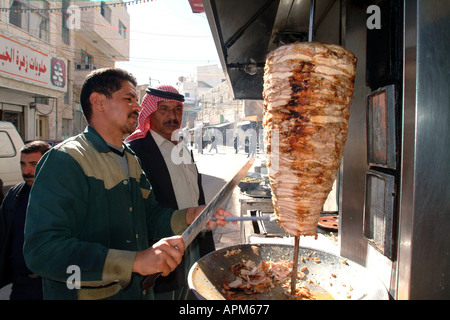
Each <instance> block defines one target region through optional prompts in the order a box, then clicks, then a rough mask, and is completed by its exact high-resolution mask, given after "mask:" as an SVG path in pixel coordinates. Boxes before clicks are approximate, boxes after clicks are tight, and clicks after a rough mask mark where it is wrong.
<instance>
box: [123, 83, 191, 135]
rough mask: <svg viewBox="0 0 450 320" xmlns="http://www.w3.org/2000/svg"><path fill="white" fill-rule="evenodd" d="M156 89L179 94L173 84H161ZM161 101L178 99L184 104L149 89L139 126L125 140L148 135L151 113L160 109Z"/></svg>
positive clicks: (143, 100)
mask: <svg viewBox="0 0 450 320" xmlns="http://www.w3.org/2000/svg"><path fill="white" fill-rule="evenodd" d="M156 89H158V90H161V91H167V92H172V93H176V94H179V92H178V90H177V89H175V88H174V87H172V86H171V85H161V86H159V87H157V88H156ZM159 101H176V102H179V103H181V105H183V103H182V102H181V101H180V100H175V99H167V98H161V97H157V96H155V95H152V94H150V93H149V92H148V91H147V93H146V94H145V96H144V98H143V99H142V104H141V113H140V114H139V118H138V127H137V128H136V130H134V132H133V133H132V134H131V135H130V136H129V137H128V138H126V139H125V142H129V141H133V140H136V139H141V138H144V137H145V136H146V135H147V133H148V131H149V130H150V115H151V114H152V113H153V112H155V111H156V109H158V102H159Z"/></svg>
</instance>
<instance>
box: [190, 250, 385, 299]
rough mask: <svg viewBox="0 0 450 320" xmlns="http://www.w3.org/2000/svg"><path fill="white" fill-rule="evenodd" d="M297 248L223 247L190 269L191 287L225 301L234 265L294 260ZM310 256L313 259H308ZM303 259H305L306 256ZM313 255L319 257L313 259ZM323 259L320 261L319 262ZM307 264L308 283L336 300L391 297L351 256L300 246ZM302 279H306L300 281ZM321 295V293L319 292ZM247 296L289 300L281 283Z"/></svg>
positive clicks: (303, 263)
mask: <svg viewBox="0 0 450 320" xmlns="http://www.w3.org/2000/svg"><path fill="white" fill-rule="evenodd" d="M293 252H294V247H293V246H290V245H277V244H254V245H251V244H244V245H236V246H231V247H227V248H223V249H220V250H217V251H214V252H211V253H209V254H208V255H206V256H204V257H202V258H201V259H200V260H199V261H197V262H196V263H195V264H194V265H193V266H192V268H191V269H190V271H189V275H188V283H189V287H190V289H191V290H192V291H193V293H194V294H195V296H196V297H197V298H198V299H200V300H225V299H228V298H229V297H228V296H227V294H226V293H224V292H223V290H222V289H223V283H224V282H225V281H226V279H229V281H230V282H231V281H233V280H234V279H235V276H234V274H233V273H232V272H231V270H230V268H231V267H232V266H233V265H235V264H236V263H239V262H242V261H243V260H252V261H254V262H255V263H256V264H258V263H259V262H260V261H265V262H268V261H273V262H278V261H280V260H287V261H292V255H293ZM308 256H309V259H307V258H308ZM302 258H303V259H302ZM313 258H318V260H317V259H313ZM318 261H320V262H318ZM303 266H306V267H307V271H305V272H304V273H305V274H306V278H305V279H304V280H305V283H308V280H311V281H309V282H312V283H313V284H312V285H311V284H308V286H310V287H309V289H310V290H311V291H314V292H320V291H326V292H327V293H329V294H331V296H332V297H333V298H334V299H336V300H359V299H369V300H386V299H388V298H389V296H388V293H387V290H386V288H385V287H384V285H383V283H382V282H381V281H380V280H379V279H378V277H377V276H376V275H374V274H373V273H371V272H370V271H369V270H367V269H366V268H364V267H362V266H361V265H359V264H357V263H355V262H353V261H350V260H348V259H345V258H342V257H338V256H335V255H333V254H330V253H326V252H323V251H319V250H314V249H308V248H302V247H300V250H299V266H298V270H300V269H301V268H302V267H303ZM298 281H302V280H298ZM318 296H319V295H318ZM242 298H244V299H259V300H289V299H292V297H289V295H287V294H286V291H285V289H283V288H282V287H281V286H277V287H275V288H274V289H273V290H272V291H270V292H269V293H265V294H258V295H246V294H244V293H242Z"/></svg>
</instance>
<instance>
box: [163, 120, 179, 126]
mask: <svg viewBox="0 0 450 320" xmlns="http://www.w3.org/2000/svg"><path fill="white" fill-rule="evenodd" d="M175 124H176V125H177V126H178V125H180V122H179V121H178V120H176V119H171V120H167V121H165V122H164V125H175Z"/></svg>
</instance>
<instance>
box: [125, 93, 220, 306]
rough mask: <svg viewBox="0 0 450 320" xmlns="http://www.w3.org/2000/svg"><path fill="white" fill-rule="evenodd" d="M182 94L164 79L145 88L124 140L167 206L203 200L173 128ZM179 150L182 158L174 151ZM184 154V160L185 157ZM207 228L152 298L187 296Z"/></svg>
mask: <svg viewBox="0 0 450 320" xmlns="http://www.w3.org/2000/svg"><path fill="white" fill-rule="evenodd" d="M183 102H184V96H183V95H180V94H179V93H178V91H177V90H176V89H175V88H174V87H172V86H170V85H162V86H159V87H158V88H156V89H155V88H148V89H147V90H146V95H145V96H144V98H143V101H142V105H141V107H142V111H141V113H140V115H139V119H138V127H137V128H136V130H135V131H134V132H133V133H132V134H131V135H130V136H129V137H128V138H127V139H126V140H125V141H126V142H127V143H128V144H129V146H130V147H131V149H133V151H134V152H135V153H136V155H137V156H138V157H139V159H140V160H141V163H142V169H143V170H144V172H145V174H146V175H147V178H148V180H149V181H150V183H151V185H152V188H153V191H154V193H155V197H156V200H157V201H158V202H159V203H160V205H162V206H165V207H169V208H172V209H178V208H184V207H190V206H192V205H194V206H197V205H203V204H205V196H204V193H203V188H202V185H201V176H200V174H199V173H198V170H197V167H196V165H195V164H194V161H193V158H192V154H191V153H189V151H188V149H187V148H186V145H185V144H184V142H183V141H179V139H178V138H179V137H178V129H179V128H180V125H181V122H182V115H183ZM180 152H182V154H183V159H184V160H183V161H174V160H179V158H178V159H175V158H174V157H179V155H180ZM186 156H188V160H189V161H186ZM214 250H215V247H214V240H213V237H212V232H211V231H207V232H203V233H201V234H200V235H199V236H197V238H196V240H194V242H192V243H191V245H190V246H189V247H188V248H187V249H186V252H185V255H184V258H183V261H182V263H181V264H180V265H179V266H178V267H177V268H176V269H175V270H174V271H173V272H172V273H171V274H170V275H169V276H167V277H160V278H159V279H158V280H157V281H156V284H155V288H154V290H155V297H156V299H176V300H184V299H189V298H190V297H189V296H188V294H189V289H188V286H187V281H186V278H187V274H188V271H189V269H190V267H191V266H192V264H193V263H194V262H195V261H197V260H198V259H199V258H200V257H201V256H203V255H205V254H207V253H209V252H211V251H214Z"/></svg>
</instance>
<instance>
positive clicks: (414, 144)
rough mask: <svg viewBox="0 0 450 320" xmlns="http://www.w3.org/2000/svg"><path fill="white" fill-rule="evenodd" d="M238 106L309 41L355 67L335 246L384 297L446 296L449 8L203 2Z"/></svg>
mask: <svg viewBox="0 0 450 320" xmlns="http://www.w3.org/2000/svg"><path fill="white" fill-rule="evenodd" d="M202 3H203V9H204V11H205V12H206V15H207V17H208V21H209V23H210V26H211V31H212V34H213V37H214V40H215V43H216V46H217V50H218V53H219V57H220V59H221V64H222V67H223V69H224V71H225V73H226V76H227V79H228V81H229V83H230V84H231V87H232V90H233V93H234V97H235V98H236V99H262V85H263V78H262V76H263V73H264V72H263V68H264V63H265V57H266V55H267V53H268V52H270V51H271V50H273V49H274V48H276V47H277V46H279V45H282V44H285V43H291V42H295V41H307V39H308V32H310V31H311V28H310V26H309V21H310V19H309V18H310V17H309V14H310V12H311V10H310V6H311V4H313V5H314V6H315V10H314V17H313V18H314V19H313V21H314V24H313V26H312V30H313V32H314V41H321V42H329V43H336V44H340V45H342V46H344V47H346V48H347V49H349V50H350V51H352V52H353V53H354V54H355V56H356V57H357V58H358V69H357V72H358V75H357V77H356V80H355V92H354V100H353V104H352V106H351V109H350V130H349V136H348V140H347V144H346V148H345V153H344V160H343V164H342V166H341V170H340V175H339V222H340V223H339V249H340V255H341V256H343V257H347V258H349V259H351V260H353V261H355V262H357V263H359V264H361V265H363V266H365V267H367V268H368V269H371V270H373V271H374V272H376V273H377V274H378V276H379V277H380V278H381V279H382V281H383V283H384V284H385V286H386V288H387V289H388V292H389V294H390V296H391V298H393V299H448V298H450V233H449V232H448V230H449V229H450V209H449V202H450V183H449V176H450V151H449V150H450V148H449V140H450V139H449V137H450V92H449V88H450V85H449V83H450V72H449V70H450V68H449V67H450V66H449V58H448V55H449V52H450V42H449V41H448V39H450V5H449V3H448V1H447V0H432V1H430V0H404V1H397V0H317V1H311V0H251V1H248V0H247V1H242V0H203V1H202Z"/></svg>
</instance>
